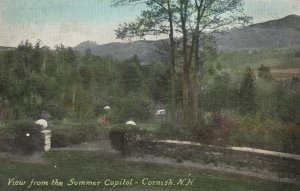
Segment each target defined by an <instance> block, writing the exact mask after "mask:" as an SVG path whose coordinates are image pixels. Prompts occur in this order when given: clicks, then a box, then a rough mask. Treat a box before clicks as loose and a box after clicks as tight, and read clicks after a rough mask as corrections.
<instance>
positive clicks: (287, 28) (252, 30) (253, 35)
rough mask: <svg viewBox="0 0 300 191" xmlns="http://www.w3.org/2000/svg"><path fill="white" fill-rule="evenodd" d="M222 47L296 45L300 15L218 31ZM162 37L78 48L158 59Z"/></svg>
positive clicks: (108, 54) (84, 44)
mask: <svg viewBox="0 0 300 191" xmlns="http://www.w3.org/2000/svg"><path fill="white" fill-rule="evenodd" d="M214 35H215V37H216V39H217V44H218V49H219V51H235V50H249V49H261V48H280V47H293V46H299V45H300V16H298V15H289V16H287V17H284V18H282V19H278V20H271V21H267V22H264V23H259V24H253V25H250V26H247V27H244V28H239V29H231V30H229V31H227V32H220V33H216V34H214ZM157 44H159V41H135V42H131V43H109V44H103V45H98V44H96V43H95V42H91V41H85V42H82V43H80V44H78V45H77V46H75V47H74V48H75V49H76V50H78V51H79V52H81V53H85V52H86V50H87V49H90V51H91V53H92V54H94V55H99V56H102V57H112V58H115V59H119V60H124V59H128V58H130V57H132V56H133V55H135V54H136V55H137V56H138V57H139V59H140V60H141V61H142V62H143V63H149V62H151V61H156V60H158V58H159V55H158V54H157V53H156V52H155V51H154V50H156V49H157Z"/></svg>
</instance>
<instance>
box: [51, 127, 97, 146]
mask: <svg viewBox="0 0 300 191" xmlns="http://www.w3.org/2000/svg"><path fill="white" fill-rule="evenodd" d="M96 132H97V130H96V127H95V126H94V125H93V126H88V127H85V128H80V129H79V128H73V129H55V130H53V131H52V137H51V145H52V147H65V146H68V145H72V144H80V143H83V142H86V141H88V140H91V139H94V138H97V133H96Z"/></svg>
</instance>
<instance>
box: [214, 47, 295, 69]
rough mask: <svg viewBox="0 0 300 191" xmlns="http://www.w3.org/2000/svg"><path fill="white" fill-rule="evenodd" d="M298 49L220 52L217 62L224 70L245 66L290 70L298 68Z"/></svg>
mask: <svg viewBox="0 0 300 191" xmlns="http://www.w3.org/2000/svg"><path fill="white" fill-rule="evenodd" d="M298 49H299V48H276V49H259V50H243V51H232V52H222V53H220V55H219V58H218V60H219V62H220V63H221V64H222V66H223V67H224V68H226V69H232V70H237V69H243V68H245V67H247V66H250V67H252V68H258V67H259V66H260V65H262V64H263V65H265V66H268V67H279V66H280V67H281V68H290V67H295V66H299V61H300V57H298V56H297V55H296V52H297V51H298Z"/></svg>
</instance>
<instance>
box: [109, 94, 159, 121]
mask: <svg viewBox="0 0 300 191" xmlns="http://www.w3.org/2000/svg"><path fill="white" fill-rule="evenodd" d="M153 108H154V107H153V102H152V101H151V100H150V99H149V98H147V97H142V96H139V95H132V96H127V97H122V98H118V99H117V100H115V101H114V103H113V110H112V111H111V112H112V113H111V114H112V116H111V117H112V121H113V122H116V123H123V122H125V121H127V120H130V119H134V120H137V121H147V120H148V119H150V118H151V117H152V116H153V111H154V109H153Z"/></svg>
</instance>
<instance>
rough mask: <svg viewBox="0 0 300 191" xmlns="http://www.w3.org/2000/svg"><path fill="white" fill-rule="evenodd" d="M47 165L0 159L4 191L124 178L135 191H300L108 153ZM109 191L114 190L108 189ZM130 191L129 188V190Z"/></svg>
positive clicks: (54, 154) (57, 155)
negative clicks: (13, 182)
mask: <svg viewBox="0 0 300 191" xmlns="http://www.w3.org/2000/svg"><path fill="white" fill-rule="evenodd" d="M44 158H45V160H46V161H47V163H46V164H28V163H21V162H12V161H9V160H5V159H0V190H5V191H8V190H14V191H17V190H54V189H55V190H56V189H58V190H99V189H101V188H102V187H103V185H101V186H100V187H85V186H69V187H68V186H63V187H60V189H59V187H53V186H40V187H37V186H36V187H32V188H30V189H27V188H25V187H22V186H6V185H7V183H8V179H9V178H13V177H16V178H17V179H18V180H26V181H29V182H30V181H31V179H32V178H34V179H36V180H48V181H50V182H51V179H59V180H63V181H64V182H68V181H69V180H70V179H71V178H74V179H75V180H93V181H96V180H97V181H99V180H100V181H104V180H106V179H111V180H120V179H122V178H126V179H131V178H132V179H134V181H137V182H138V184H136V185H135V186H130V188H132V187H142V188H147V189H154V190H167V189H170V190H195V191H199V190H200V191H227V190H233V191H234V190H237V191H250V190H255V191H273V190H291V191H293V190H299V189H300V186H297V185H292V184H286V183H278V182H272V181H266V180H262V179H257V178H250V177H245V176H240V175H235V174H229V173H222V172H216V171H208V170H196V169H193V168H185V167H176V168H174V166H169V165H159V164H152V163H146V162H128V161H124V160H122V158H120V157H116V156H115V155H111V154H107V153H96V152H66V151H64V152H58V151H51V152H48V153H46V154H45V155H44ZM142 178H149V179H155V180H165V179H173V181H174V182H177V181H178V180H179V179H180V178H192V179H195V182H194V183H193V184H192V185H190V186H171V187H168V186H164V187H159V186H156V187H153V186H152V187H151V186H143V185H142V184H141V180H142ZM105 188H106V189H109V188H111V187H105ZM127 188H128V187H127Z"/></svg>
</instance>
